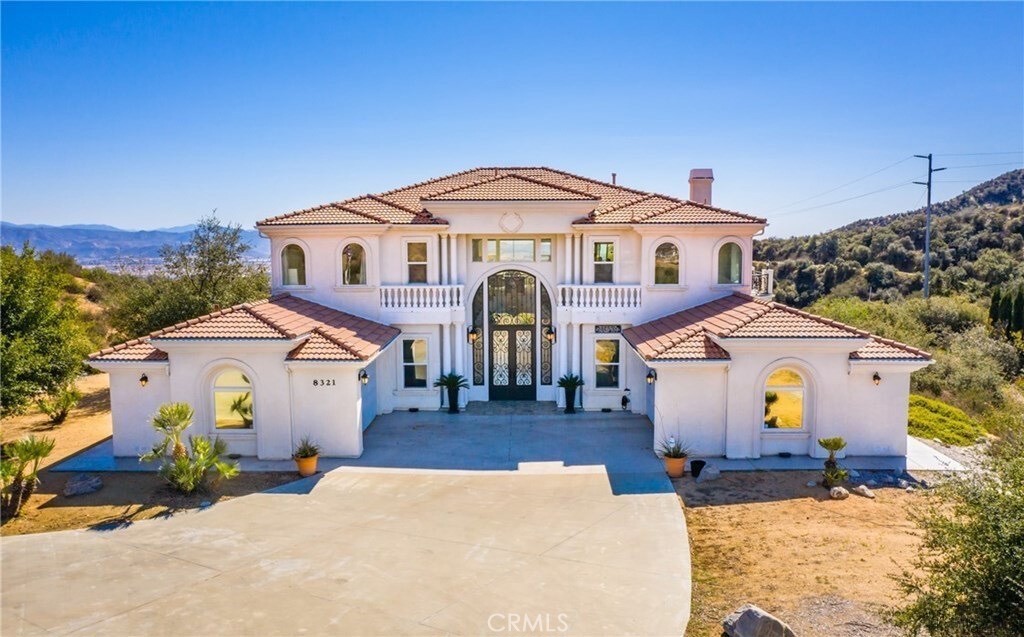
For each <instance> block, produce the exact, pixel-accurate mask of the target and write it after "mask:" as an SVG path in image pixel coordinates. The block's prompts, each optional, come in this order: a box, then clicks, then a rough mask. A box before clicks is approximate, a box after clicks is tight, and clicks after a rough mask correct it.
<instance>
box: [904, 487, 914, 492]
mask: <svg viewBox="0 0 1024 637" xmlns="http://www.w3.org/2000/svg"><path fill="white" fill-rule="evenodd" d="M905 491H906V492H907V493H913V492H914V487H907V488H906V489H905Z"/></svg>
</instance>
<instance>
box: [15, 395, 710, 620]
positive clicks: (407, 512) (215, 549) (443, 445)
mask: <svg viewBox="0 0 1024 637" xmlns="http://www.w3.org/2000/svg"><path fill="white" fill-rule="evenodd" d="M519 420H520V421H522V420H525V419H519ZM650 438H651V431H650V425H649V423H647V421H646V420H645V419H638V418H635V417H629V416H618V415H614V416H608V415H601V416H594V415H589V414H585V415H580V416H577V417H574V418H565V417H554V416H546V417H533V416H531V417H530V418H529V419H528V420H526V422H517V419H516V418H513V417H509V418H502V417H493V416H487V417H483V416H479V417H477V416H472V415H467V414H464V415H462V416H459V417H454V418H453V417H447V416H446V415H443V414H393V415H391V416H386V417H383V418H380V419H378V421H376V422H375V423H374V425H373V426H372V427H371V429H370V430H368V431H367V438H366V445H367V451H366V453H365V454H364V456H363V457H362V458H360V459H359V460H355V461H349V462H347V463H346V465H345V466H341V467H338V468H336V469H333V470H331V471H329V472H327V473H325V474H321V475H318V476H315V477H314V478H310V479H307V480H303V481H299V482H296V483H292V484H289V485H286V486H285V487H283V488H281V489H278V490H276V492H268V493H261V494H254V495H250V496H245V497H242V498H237V499H235V500H231V501H227V502H223V503H219V504H216V505H214V506H212V507H210V508H209V509H207V510H204V511H198V512H191V513H185V514H180V515H176V516H173V517H171V518H168V519H164V520H150V521H144V522H139V523H137V524H134V525H132V526H131V527H128V528H123V529H118V530H113V531H68V532H60V533H47V534H40V535H31V536H21V537H7V538H3V540H2V542H0V549H2V560H3V563H2V567H3V579H2V592H3V595H2V597H3V599H2V632H3V634H4V635H17V634H25V635H29V634H42V633H44V632H46V631H51V632H54V633H59V634H66V633H71V632H81V633H87V634H107V635H162V634H167V635H171V634H173V635H199V634H210V633H213V634H224V635H292V634H297V633H303V634H311V635H322V634H358V635H435V634H437V635H442V634H503V635H507V634H527V633H528V634H553V635H554V634H576V635H623V634H634V635H674V636H678V635H681V634H683V632H684V630H685V626H686V622H687V619H688V617H689V606H690V560H689V547H688V543H687V536H686V528H685V522H684V519H683V516H682V510H681V508H680V504H679V501H678V499H677V498H676V496H675V494H674V493H673V492H672V490H671V485H670V484H669V482H668V480H667V479H665V478H664V477H663V474H661V472H660V465H659V463H658V462H657V461H656V459H654V457H653V454H652V452H651V449H650ZM470 465H472V466H470Z"/></svg>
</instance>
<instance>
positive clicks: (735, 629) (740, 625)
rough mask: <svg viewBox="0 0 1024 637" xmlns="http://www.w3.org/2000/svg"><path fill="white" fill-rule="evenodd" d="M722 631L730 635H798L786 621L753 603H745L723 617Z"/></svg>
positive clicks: (788, 636) (742, 636)
mask: <svg viewBox="0 0 1024 637" xmlns="http://www.w3.org/2000/svg"><path fill="white" fill-rule="evenodd" d="M722 631H723V633H724V634H725V635H728V637H796V633H794V632H793V629H792V628H790V627H789V626H787V625H786V623H785V622H784V621H782V620H781V619H779V618H778V617H775V616H774V615H772V614H771V613H769V612H768V611H766V610H764V609H762V608H758V607H757V606H754V605H753V604H744V605H743V606H740V607H739V608H737V609H736V610H735V611H733V612H732V613H730V614H729V616H728V617H726V618H725V619H723V620H722Z"/></svg>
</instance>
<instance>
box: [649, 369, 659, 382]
mask: <svg viewBox="0 0 1024 637" xmlns="http://www.w3.org/2000/svg"><path fill="white" fill-rule="evenodd" d="M656 380H658V372H656V371H654V370H653V369H652V370H650V371H649V372H647V384H648V385H653V384H654V382H655V381H656Z"/></svg>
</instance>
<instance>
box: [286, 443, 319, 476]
mask: <svg viewBox="0 0 1024 637" xmlns="http://www.w3.org/2000/svg"><path fill="white" fill-rule="evenodd" d="M319 458H320V445H318V444H316V443H315V442H313V441H312V440H310V438H309V436H303V437H302V440H300V441H299V446H298V447H295V452H294V453H293V454H292V460H294V461H295V466H296V467H298V469H299V475H300V476H302V477H303V478H306V477H309V476H311V475H313V474H314V473H316V462H317V459H319Z"/></svg>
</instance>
